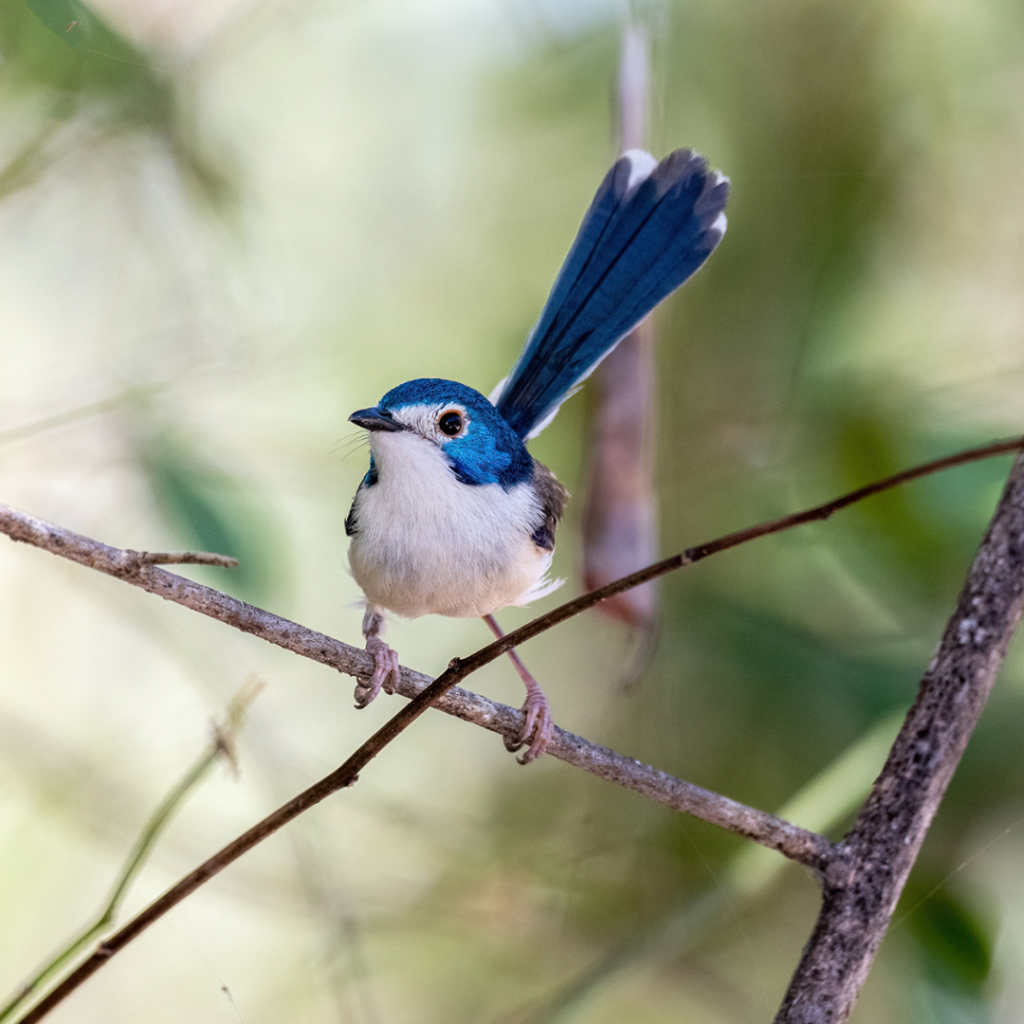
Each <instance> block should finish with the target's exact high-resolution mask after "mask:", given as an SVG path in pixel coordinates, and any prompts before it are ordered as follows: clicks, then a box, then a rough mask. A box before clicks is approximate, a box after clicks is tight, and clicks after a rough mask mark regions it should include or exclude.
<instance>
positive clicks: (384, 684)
mask: <svg viewBox="0 0 1024 1024" xmlns="http://www.w3.org/2000/svg"><path fill="white" fill-rule="evenodd" d="M366 649H367V651H369V653H370V654H372V655H373V663H374V665H373V675H372V676H370V679H369V681H368V682H366V683H358V684H356V692H355V700H356V707H357V708H365V707H366V705H367V704H369V703H370V702H371V701H372V700H373V699H374V698H375V697H376V696H377V694H378V693H380V691H381V690H383V691H384V692H385V693H394V692H395V690H394V687H395V684H396V683H397V682H398V681H399V677H400V669H399V667H398V652H397V651H395V650H394V648H392V647H389V646H388V645H387V644H386V643H384V641H383V640H381V638H380V637H378V636H368V637H367V638H366Z"/></svg>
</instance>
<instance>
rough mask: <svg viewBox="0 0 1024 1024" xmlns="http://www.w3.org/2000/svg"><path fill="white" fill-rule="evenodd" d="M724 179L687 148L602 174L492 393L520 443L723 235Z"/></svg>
mask: <svg viewBox="0 0 1024 1024" xmlns="http://www.w3.org/2000/svg"><path fill="white" fill-rule="evenodd" d="M728 198H729V179H728V178H725V177H723V176H722V175H721V174H719V173H718V172H717V171H711V170H709V169H708V164H707V161H706V160H705V159H704V158H703V157H702V156H700V155H699V154H697V153H694V152H693V150H690V149H677V150H676V151H675V152H674V153H670V154H669V155H668V156H667V157H665V159H664V160H662V161H661V163H659V164H656V163H655V160H654V158H653V157H652V156H650V154H648V153H645V152H643V151H641V150H631V151H630V152H629V153H627V154H626V155H625V156H623V157H622V158H621V159H620V160H619V161H618V162H617V163H616V164H615V166H614V167H612V169H611V170H610V171H609V172H608V174H607V175H606V176H605V179H604V181H602V182H601V187H600V188H599V189H598V190H597V194H596V195H595V196H594V201H593V202H592V203H591V204H590V209H589V210H588V211H587V214H586V216H585V217H584V218H583V223H582V224H581V225H580V230H579V233H578V234H577V235H576V241H575V242H574V243H573V246H572V248H571V249H570V250H569V255H568V256H566V258H565V263H563V264H562V269H561V270H560V271H559V274H558V278H557V279H556V280H555V284H554V287H553V288H552V289H551V294H550V295H549V296H548V301H547V303H546V304H545V305H544V309H543V310H542V312H541V314H540V319H539V320H538V321H537V325H536V326H535V327H534V329H533V330H532V331H531V332H530V337H529V338H528V339H527V341H526V345H525V346H524V347H523V351H522V353H521V355H520V356H519V359H518V360H517V361H516V364H515V366H514V367H513V368H512V372H511V373H510V374H509V376H508V377H507V379H506V380H505V381H504V382H503V383H502V384H501V385H499V387H498V389H496V391H495V394H494V396H492V397H493V400H494V404H495V405H496V406H497V407H498V411H499V412H500V413H501V415H502V416H503V417H504V418H505V420H506V421H507V422H508V423H509V425H510V426H511V427H512V429H513V430H515V432H516V433H517V434H518V435H519V436H520V437H521V438H524V439H525V438H528V437H533V436H534V435H535V434H537V433H539V432H540V431H541V430H542V429H543V428H544V426H545V425H546V424H547V423H548V422H549V421H550V420H551V418H552V417H553V416H554V414H555V413H556V412H557V411H558V407H559V405H561V404H562V402H563V401H564V400H565V399H566V398H567V397H568V396H569V394H570V393H571V392H572V389H573V388H574V387H575V386H576V385H577V384H579V383H580V381H582V380H583V379H584V378H585V377H587V376H588V375H589V374H590V373H591V372H592V371H593V369H594V367H596V366H597V364H598V363H599V362H600V361H601V360H602V359H603V358H604V357H605V356H606V355H608V353H609V352H611V350H612V349H613V348H614V347H615V346H616V344H618V342H619V341H620V340H621V339H622V338H624V337H625V336H626V335H627V334H628V333H629V332H630V331H631V330H632V329H633V328H634V327H635V326H636V325H637V324H638V323H639V322H640V321H641V320H642V319H643V318H644V317H645V316H647V314H648V313H650V311H651V310H652V309H654V307H655V306H657V304H658V303H659V302H661V300H662V299H664V298H665V297H666V296H667V295H669V294H671V293H672V292H674V291H675V290H676V288H678V287H679V286H680V285H681V284H682V283H683V282H684V281H686V280H687V278H689V277H690V276H692V275H693V274H694V273H695V272H696V271H697V270H698V269H700V266H701V264H703V262H704V261H705V260H706V259H707V258H708V256H710V255H711V253H712V252H713V251H714V249H715V246H717V245H718V243H719V242H720V241H721V240H722V235H723V234H725V214H724V213H723V210H724V209H725V203H726V200H727V199H728Z"/></svg>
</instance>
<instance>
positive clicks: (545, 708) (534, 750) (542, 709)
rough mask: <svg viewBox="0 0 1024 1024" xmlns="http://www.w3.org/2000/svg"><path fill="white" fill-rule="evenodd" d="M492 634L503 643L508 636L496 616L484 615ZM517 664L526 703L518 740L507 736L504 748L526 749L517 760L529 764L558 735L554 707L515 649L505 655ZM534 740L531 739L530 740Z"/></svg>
mask: <svg viewBox="0 0 1024 1024" xmlns="http://www.w3.org/2000/svg"><path fill="white" fill-rule="evenodd" d="M483 620H484V622H486V623H487V625H488V627H489V628H490V630H491V632H492V633H493V634H494V635H495V636H496V637H497V638H498V639H499V640H500V639H501V638H502V637H503V636H504V635H505V634H504V633H503V632H502V629H501V626H499V625H498V623H497V620H496V619H495V618H494V616H493V615H485V616H483ZM505 653H506V654H507V655H508V656H509V657H510V658H511V659H512V664H513V665H515V667H516V671H517V672H518V673H519V678H520V679H522V681H523V686H525V687H526V702H525V703H524V704H523V714H524V715H525V718H524V720H523V728H522V730H521V731H520V733H519V738H518V739H516V740H512V739H510V738H509V737H508V736H506V737H505V747H506V749H508V750H510V751H513V752H514V751H516V750H519V749H520V748H521V747H524V746H526V745H527V744H529V746H526V752H525V753H524V754H523V756H522V757H520V758H518V759H517V760H518V761H519V763H520V764H529V763H530V762H531V761H532V760H533V759H534V758H536V757H540V755H541V754H543V753H544V751H545V750H547V748H548V744H549V743H550V742H551V737H552V736H554V734H555V723H554V720H553V719H552V717H551V705H550V704H549V703H548V698H547V695H546V694H545V693H544V691H543V690H542V689H541V688H540V685H539V684H538V682H537V680H536V679H534V678H533V676H532V675H530V670H529V669H528V668H527V667H526V666H525V665H524V664H523V662H522V660H521V659H520V657H519V655H518V654H517V653H516V651H515V649H514V648H513V649H512V650H510V651H506V652H505ZM531 737H532V738H531Z"/></svg>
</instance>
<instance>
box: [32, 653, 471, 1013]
mask: <svg viewBox="0 0 1024 1024" xmlns="http://www.w3.org/2000/svg"><path fill="white" fill-rule="evenodd" d="M471 671H473V669H472V668H471V667H470V666H469V659H467V661H466V662H460V661H459V659H457V658H455V659H453V660H452V663H451V664H450V665H449V667H448V669H447V670H446V671H445V672H443V673H442V674H441V675H440V676H438V678H437V679H436V680H434V682H433V683H431V684H430V686H428V687H427V688H426V689H425V690H423V691H422V692H421V693H419V694H417V696H416V697H415V698H413V700H411V701H410V702H409V703H408V704H406V705H405V707H403V708H402V709H401V711H399V712H398V714H397V715H395V716H394V717H393V718H391V719H389V720H388V721H387V722H385V724H384V725H383V726H382V727H381V728H380V729H378V730H377V732H375V733H374V734H373V735H372V736H371V737H370V738H369V739H368V740H367V741H366V742H365V743H364V744H363V745H362V746H361V747H360V748H359V749H358V750H357V751H356V752H355V753H354V754H353V755H352V756H351V757H350V758H349V759H348V760H347V761H345V763H344V764H342V765H341V766H339V767H338V768H336V769H335V770H334V771H333V772H331V773H330V775H327V776H325V777H324V778H323V779H321V780H320V781H319V782H317V783H314V784H313V785H312V786H310V787H309V788H308V789H306V790H303V792H301V793H300V794H299V795H298V796H296V797H293V798H292V799H291V800H289V801H288V802H287V803H286V804H284V805H283V806H281V807H279V808H278V809H277V810H276V811H274V812H273V813H272V814H269V815H268V816H267V817H266V818H264V819H263V820H262V821H260V822H258V823H257V824H256V825H254V826H253V827H252V828H250V829H249V830H248V831H246V832H244V833H243V834H242V835H240V836H239V837H238V838H237V839H235V840H234V841H233V842H231V843H229V844H228V845H227V846H225V847H224V848H223V849H221V850H219V851H218V852H217V853H215V854H214V855H213V856H212V857H210V858H209V859H208V860H206V861H204V862H203V863H202V864H200V865H199V867H197V868H196V869H195V870H194V871H191V872H189V874H187V875H186V876H185V877H184V878H182V879H181V881H179V882H178V883H177V884H176V885H173V886H172V887H171V888H170V889H168V890H167V891H166V892H165V893H164V894H163V895H162V896H161V897H159V898H158V899H156V900H154V901H153V902H152V903H151V904H150V905H149V906H148V907H146V908H145V910H143V911H142V912H141V913H139V914H138V915H136V916H135V917H134V918H132V920H131V921H129V922H128V923H127V924H126V925H125V926H124V927H123V928H121V929H120V930H118V931H117V932H115V933H114V934H113V935H112V936H111V937H110V938H109V939H106V940H104V941H103V942H101V943H100V944H99V946H98V947H97V949H96V951H95V952H94V953H93V954H92V955H91V956H90V957H89V958H88V959H87V960H85V961H83V962H82V963H81V964H80V965H79V966H78V967H77V968H76V969H75V970H74V971H72V972H71V974H69V975H68V976H67V977H66V978H65V979H64V980H63V981H62V982H61V983H60V984H59V985H57V986H56V987H55V988H54V989H53V990H52V991H51V992H50V993H49V994H48V995H46V996H45V997H44V998H43V999H41V1000H40V1001H39V1002H38V1003H37V1004H36V1005H35V1006H34V1007H33V1008H32V1009H31V1010H29V1012H28V1013H26V1014H25V1015H24V1016H23V1017H21V1018H19V1020H18V1021H17V1024H36V1022H37V1021H40V1020H42V1019H43V1018H44V1017H45V1016H46V1015H47V1014H48V1013H49V1012H50V1011H51V1010H52V1009H53V1008H54V1007H56V1006H57V1005H58V1004H59V1003H61V1002H63V1001H64V1000H65V999H66V998H67V997H68V996H69V995H70V994H71V993H72V992H74V990H75V989H77V988H78V987H79V986H80V985H82V984H83V983H84V982H85V981H87V980H88V979H89V978H90V977H92V975H93V974H95V973H96V972H97V971H98V970H99V969H100V968H101V967H102V966H103V965H104V964H106V963H108V962H109V961H110V959H111V958H112V957H113V956H115V955H116V954H117V953H119V952H121V950H122V949H124V948H125V946H127V945H128V944H129V943H130V942H131V941H132V940H133V939H135V938H136V937H137V936H139V935H140V934H142V932H144V931H145V930H146V929H147V928H148V927H149V926H150V925H151V924H153V923H154V922H155V921H157V920H158V919H159V918H161V917H163V915H164V914H166V913H167V912H168V911H169V910H170V909H171V908H172V907H175V906H177V905H178V904H179V903H180V902H181V901H182V900H184V899H185V898H186V897H187V896H189V895H191V894H192V893H193V892H195V890H196V889H198V888H199V887H200V886H201V885H203V884H205V883H206V882H208V881H209V880H210V879H211V878H213V877H214V876H215V875H218V874H220V872H221V871H223V870H224V869H225V868H226V867H227V866H228V865H229V864H233V863H234V862H235V861H236V860H238V858H239V857H241V856H242V854H244V853H246V852H247V851H249V850H251V849H252V848H253V847H254V846H256V845H257V844H259V843H261V842H262V841H263V840H264V839H266V838H267V837H268V836H271V835H273V834H274V833H275V832H276V831H277V830H278V829H280V828H282V827H283V826H284V825H287V824H288V822H290V821H292V820H293V819H294V818H297V817H298V816H299V815H300V814H302V812H303V811H306V810H308V809H309V808H310V807H314V806H315V805H316V804H318V803H320V802H321V801H322V800H325V799H326V798H327V797H328V796H330V795H331V794H332V793H336V792H337V791H338V790H340V789H345V788H347V787H348V786H351V785H353V784H354V783H355V782H356V781H357V780H358V778H359V772H360V771H362V769H363V768H365V767H366V765H367V764H369V762H370V761H371V760H372V759H373V758H374V757H376V756H377V754H379V753H380V752H381V751H382V750H383V749H384V748H385V747H386V746H387V745H388V744H389V743H391V742H392V740H394V739H397V738H398V736H400V735H401V734H402V732H404V731H405V730H406V729H407V728H408V727H409V726H410V725H412V723H413V722H415V721H416V719H417V718H419V717H420V715H422V714H423V713H424V712H425V711H426V710H427V708H429V707H430V705H431V704H432V703H433V702H434V701H435V700H437V699H438V697H440V696H441V695H442V694H443V693H444V692H445V691H446V690H449V689H451V687H453V686H454V685H455V683H456V682H458V681H459V680H460V679H462V678H463V677H464V676H466V675H467V674H468V673H469V672H471Z"/></svg>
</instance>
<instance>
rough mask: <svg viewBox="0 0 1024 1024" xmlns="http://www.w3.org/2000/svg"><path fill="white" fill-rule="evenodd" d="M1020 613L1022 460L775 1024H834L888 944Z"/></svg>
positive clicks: (844, 850)
mask: <svg viewBox="0 0 1024 1024" xmlns="http://www.w3.org/2000/svg"><path fill="white" fill-rule="evenodd" d="M1022 609H1024V457H1018V459H1017V461H1016V462H1015V463H1014V467H1013V470H1012V472H1011V473H1010V478H1009V481H1008V482H1007V485H1006V489H1005V490H1004V491H1003V496H1002V499H1001V500H1000V502H999V506H998V508H997V509H996V513H995V516H994V517H993V519H992V522H991V524H990V526H989V529H988V533H987V534H986V536H985V540H984V541H983V542H982V545H981V549H980V550H979V552H978V555H977V557H976V559H975V561H974V565H973V566H972V568H971V571H970V574H969V576H968V578H967V582H966V584H965V585H964V589H963V591H962V592H961V594H960V600H959V602H958V604H957V608H956V611H955V612H954V614H953V616H952V618H951V619H950V620H949V624H948V625H947V627H946V632H945V635H944V636H943V638H942V643H941V645H940V646H939V650H938V652H937V653H936V655H935V657H934V658H933V659H932V663H931V664H930V665H929V666H928V671H927V672H926V674H925V676H924V679H923V680H922V681H921V686H920V690H919V692H918V696H917V701H916V702H915V704H914V706H913V708H911V710H910V712H909V714H908V715H907V719H906V721H905V723H904V725H903V729H902V731H901V732H900V734H899V736H898V738H897V740H896V743H895V744H894V745H893V748H892V751H891V752H890V754H889V759H888V761H887V762H886V765H885V768H884V769H883V771H882V774H881V775H880V776H879V777H878V780H877V782H876V783H875V785H874V788H873V789H872V792H871V795H870V797H869V798H868V801H867V803H866V804H865V806H864V809H863V811H862V812H861V814H860V817H859V818H858V820H857V824H856V826H855V827H854V829H853V831H852V832H851V833H850V834H849V835H848V836H847V837H846V838H845V839H844V840H843V842H842V843H841V844H840V846H839V853H840V856H839V858H838V859H837V860H836V861H835V862H834V863H833V864H832V865H831V867H830V868H829V869H828V871H827V872H826V873H825V877H824V889H825V896H824V905H823V907H822V910H821V914H820V916H819V918H818V922H817V925H816V927H815V929H814V933H813V935H812V936H811V938H810V941H809V942H808V944H807V948H806V949H805V950H804V955H803V959H802V960H801V963H800V965H799V967H798V968H797V971H796V974H795V975H794V977H793V980H792V981H791V983H790V987H789V991H788V992H787V993H786V998H785V1001H784V1002H783V1004H782V1007H781V1008H780V1010H779V1013H778V1016H777V1017H776V1024H812V1022H813V1024H839V1022H841V1021H845V1020H846V1019H847V1017H848V1016H849V1014H850V1011H851V1010H852V1009H853V1004H854V1002H855V1001H856V998H857V995H858V993H859V991H860V988H861V986H862V985H863V983H864V979H865V978H866V977H867V974H868V971H869V969H870V967H871V964H872V961H873V960H874V957H875V953H876V952H877V950H878V946H879V943H881V941H882V937H883V936H884V935H885V932H886V929H887V928H888V926H889V920H890V918H891V917H892V913H893V910H894V909H895V907H896V902H897V900H898V899H899V896H900V893H901V892H902V890H903V886H904V883H905V882H906V880H907V876H908V875H909V874H910V869H911V868H912V867H913V864H914V861H915V860H916V858H917V854H918V851H919V850H920V849H921V844H922V843H923V842H924V837H925V834H926V833H927V831H928V827H929V826H930V825H931V822H932V819H933V818H934V816H935V813H936V811H937V810H938V807H939V803H940V802H941V800H942V797H943V795H944V794H945V792H946V787H947V786H948V785H949V781H950V779H951V778H952V776H953V772H954V771H955V770H956V767H957V765H958V764H959V762H960V757H961V755H962V754H963V752H964V748H965V747H966V746H967V741H968V740H969V739H970V736H971V733H972V732H973V731H974V727H975V726H976V725H977V722H978V719H979V717H980V716H981V712H982V709H983V708H984V706H985V702H986V700H987V699H988V695H989V692H990V691H991V689H992V685H993V683H994V682H995V678H996V673H997V672H998V671H999V667H1000V665H1001V664H1002V662H1003V658H1004V657H1005V655H1006V649H1007V645H1008V644H1009V642H1010V639H1011V637H1012V636H1013V634H1014V631H1015V630H1016V628H1017V624H1018V623H1019V622H1020V618H1021V611H1022Z"/></svg>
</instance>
